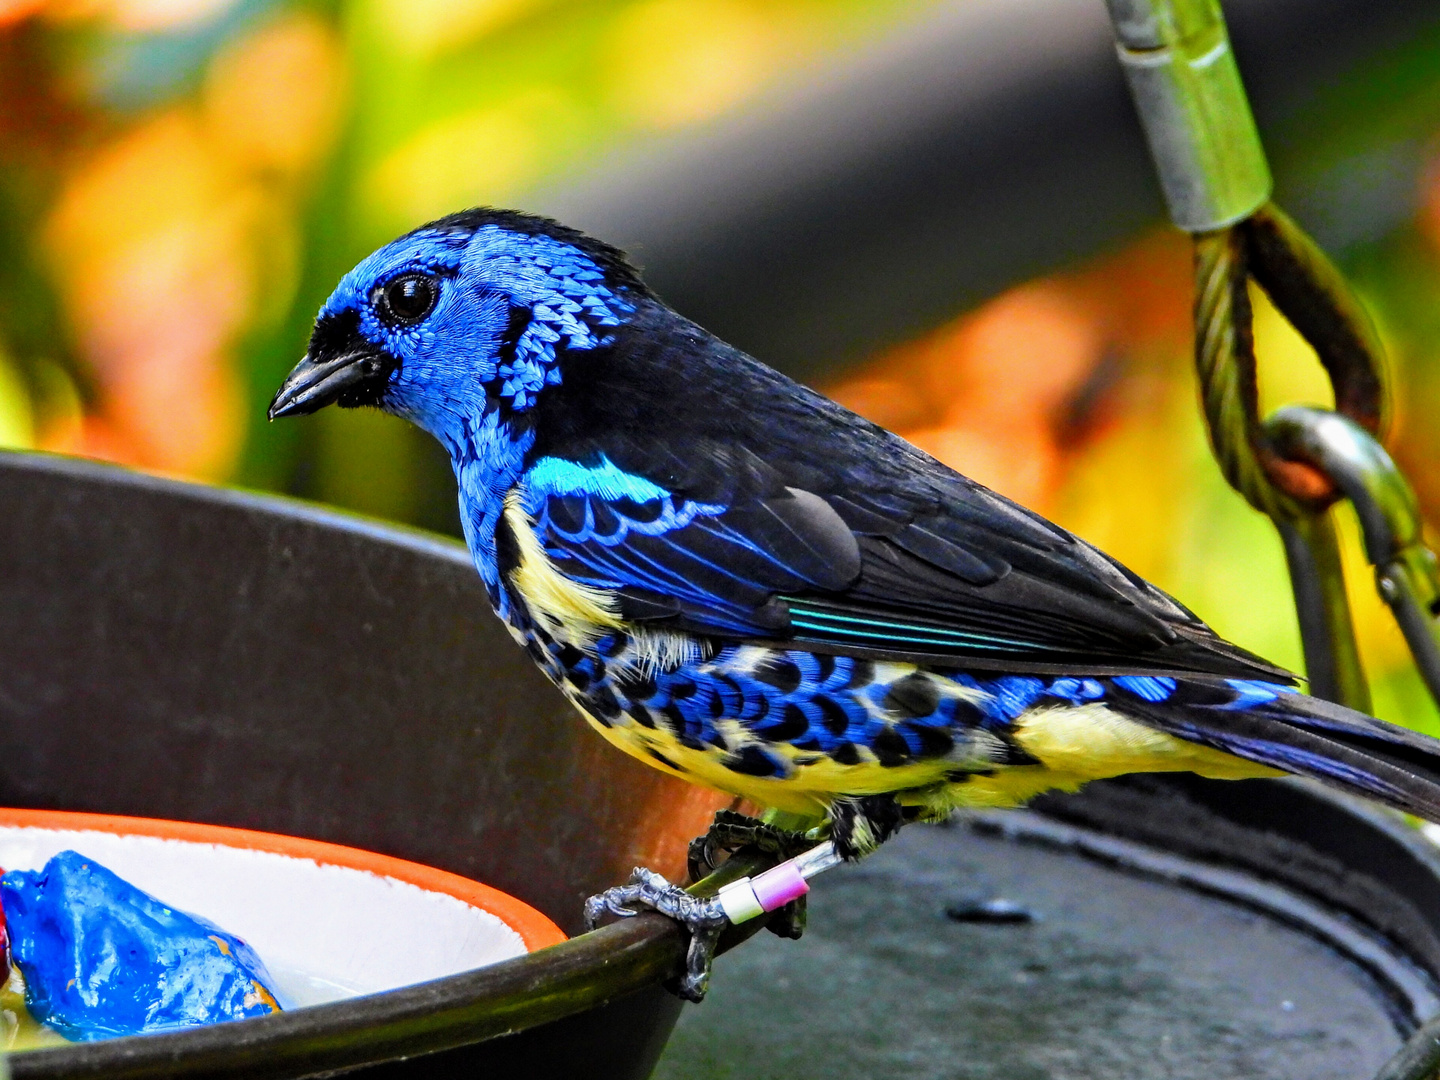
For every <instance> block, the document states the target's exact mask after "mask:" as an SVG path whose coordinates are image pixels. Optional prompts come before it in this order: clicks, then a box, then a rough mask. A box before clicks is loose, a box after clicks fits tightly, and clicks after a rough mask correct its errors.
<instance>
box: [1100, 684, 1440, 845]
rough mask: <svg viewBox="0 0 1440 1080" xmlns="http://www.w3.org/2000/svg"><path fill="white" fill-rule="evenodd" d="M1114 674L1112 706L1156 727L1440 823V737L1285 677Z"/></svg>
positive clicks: (1189, 740) (1188, 739) (1194, 741)
mask: <svg viewBox="0 0 1440 1080" xmlns="http://www.w3.org/2000/svg"><path fill="white" fill-rule="evenodd" d="M1111 681H1112V683H1113V684H1114V685H1115V687H1116V692H1115V693H1114V694H1113V696H1112V697H1111V702H1112V704H1113V706H1114V708H1115V709H1116V710H1117V711H1119V712H1122V713H1124V714H1125V715H1127V716H1130V717H1132V718H1134V719H1136V720H1138V721H1140V722H1141V723H1143V724H1145V725H1147V726H1149V727H1153V728H1156V729H1158V730H1160V731H1164V732H1166V733H1167V734H1170V735H1174V736H1176V737H1177V738H1181V739H1185V740H1186V741H1188V742H1193V743H1199V744H1201V745H1203V746H1210V747H1214V748H1215V749H1217V750H1223V751H1225V752H1226V753H1230V754H1234V755H1235V756H1236V757H1240V758H1244V759H1245V760H1247V761H1253V762H1256V763H1257V764H1260V765H1268V766H1270V767H1271V768H1275V769H1282V770H1284V771H1285V772H1289V773H1294V774H1295V775H1297V776H1309V777H1313V778H1314V779H1316V780H1320V781H1323V782H1324V783H1326V784H1329V785H1331V786H1332V787H1337V788H1340V789H1341V790H1344V791H1349V792H1351V793H1352V794H1356V795H1362V796H1364V797H1366V798H1369V799H1375V800H1378V801H1380V802H1384V803H1388V804H1389V805H1391V806H1393V807H1395V808H1396V809H1398V810H1404V811H1405V812H1406V813H1410V814H1415V815H1417V816H1418V817H1422V818H1425V819H1427V820H1429V821H1436V822H1440V740H1437V739H1434V738H1431V737H1430V736H1429V735H1421V734H1420V733H1419V732H1415V731H1409V730H1407V729H1405V728H1402V727H1396V726H1395V725H1394V724H1387V723H1385V721H1383V720H1376V719H1375V718H1374V717H1371V716H1366V715H1365V714H1364V713H1359V712H1355V711H1354V710H1353V709H1347V708H1345V707H1343V706H1341V705H1334V704H1332V703H1330V702H1328V701H1321V700H1320V699H1319V698H1313V697H1309V696H1308V695H1306V694H1301V693H1298V692H1296V691H1295V690H1293V689H1292V688H1290V687H1287V686H1281V685H1279V684H1278V683H1269V682H1256V681H1251V680H1245V679H1214V680H1210V679H1195V680H1191V679H1186V680H1184V681H1183V682H1179V683H1178V684H1177V683H1174V682H1173V681H1172V680H1169V679H1164V680H1156V679H1143V680H1141V679H1127V678H1120V679H1114V680H1111ZM1157 684H1158V685H1157ZM1172 687H1173V689H1172ZM1162 692H1164V696H1163V697H1161V696H1160V695H1161V693H1162Z"/></svg>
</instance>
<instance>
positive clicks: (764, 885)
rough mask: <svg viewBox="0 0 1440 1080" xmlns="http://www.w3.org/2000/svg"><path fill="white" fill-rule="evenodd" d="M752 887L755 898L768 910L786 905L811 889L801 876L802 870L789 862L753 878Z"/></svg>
mask: <svg viewBox="0 0 1440 1080" xmlns="http://www.w3.org/2000/svg"><path fill="white" fill-rule="evenodd" d="M750 887H751V888H752V889H754V890H755V899H757V900H759V901H760V906H761V907H762V908H763V909H764V910H766V911H774V910H775V909H776V908H779V907H784V906H785V905H786V904H788V903H789V902H790V901H791V900H796V899H798V898H800V897H802V896H804V895H805V894H806V893H808V892H809V891H810V885H809V884H808V883H807V882H806V880H805V879H804V878H803V877H801V876H800V871H799V870H797V869H795V867H794V866H793V865H791V864H790V863H788V862H786V863H781V864H780V865H779V866H777V867H775V868H774V869H773V870H766V871H765V873H763V874H761V875H760V876H759V877H756V878H752V879H751V881H750Z"/></svg>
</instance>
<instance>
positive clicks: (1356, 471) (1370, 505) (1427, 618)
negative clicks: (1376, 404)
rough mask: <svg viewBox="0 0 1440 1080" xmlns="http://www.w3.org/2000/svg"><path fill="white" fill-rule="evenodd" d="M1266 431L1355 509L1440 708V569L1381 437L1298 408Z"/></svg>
mask: <svg viewBox="0 0 1440 1080" xmlns="http://www.w3.org/2000/svg"><path fill="white" fill-rule="evenodd" d="M1265 428H1266V433H1267V434H1268V435H1269V437H1270V438H1271V440H1272V441H1273V445H1274V446H1275V448H1276V450H1278V451H1279V452H1280V453H1281V454H1283V455H1285V456H1286V457H1291V458H1296V459H1298V460H1301V461H1304V462H1306V463H1307V464H1309V465H1311V466H1313V467H1314V468H1316V469H1319V470H1320V471H1321V472H1323V473H1324V474H1325V475H1326V476H1328V477H1329V478H1330V479H1331V480H1332V481H1334V483H1335V486H1336V487H1338V488H1339V489H1340V490H1341V491H1342V492H1344V494H1345V496H1346V498H1348V499H1349V500H1350V502H1351V503H1352V504H1353V505H1354V507H1355V512H1356V514H1357V515H1358V516H1359V518H1360V529H1361V533H1362V535H1363V537H1364V542H1365V556H1366V558H1367V559H1369V560H1370V563H1371V565H1372V566H1374V567H1375V581H1376V586H1377V588H1378V589H1379V591H1380V595H1381V597H1382V598H1383V599H1384V600H1385V602H1386V603H1387V604H1389V605H1390V610H1391V611H1392V612H1393V613H1394V615H1395V621H1396V622H1397V623H1399V624H1400V631H1401V633H1403V634H1404V635H1405V641H1406V644H1408V645H1409V646H1410V652H1411V654H1412V655H1413V656H1414V658H1415V665H1416V667H1418V668H1419V670H1420V675H1421V677H1422V678H1423V679H1424V680H1425V685H1426V687H1427V688H1428V689H1429V691H1430V696H1431V697H1432V698H1433V699H1434V700H1435V701H1436V703H1437V704H1440V621H1437V616H1440V565H1437V562H1436V558H1435V553H1434V552H1433V551H1431V550H1430V549H1429V548H1428V547H1426V545H1425V541H1424V531H1423V525H1422V519H1421V517H1420V507H1419V504H1418V502H1417V501H1416V499H1415V492H1414V490H1413V489H1412V488H1411V487H1410V484H1409V483H1408V482H1407V481H1406V479H1405V477H1404V476H1403V475H1401V473H1400V470H1399V468H1397V467H1396V465H1395V462H1394V461H1393V460H1392V459H1391V457H1390V455H1389V454H1387V453H1386V452H1385V448H1384V447H1383V446H1381V445H1380V443H1379V442H1378V441H1377V440H1376V439H1375V438H1374V436H1372V435H1371V434H1370V433H1369V432H1368V431H1366V430H1365V429H1364V428H1362V427H1361V426H1360V425H1359V424H1357V423H1355V422H1354V421H1353V420H1350V419H1348V418H1347V417H1344V416H1341V415H1340V414H1339V413H1333V412H1328V411H1326V410H1324V409H1312V408H1307V407H1305V406H1300V405H1292V406H1289V407H1287V408H1284V409H1280V410H1278V411H1277V412H1276V413H1275V414H1274V415H1273V416H1271V417H1270V418H1269V419H1268V420H1267V421H1266V422H1265Z"/></svg>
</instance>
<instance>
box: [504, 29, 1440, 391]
mask: <svg viewBox="0 0 1440 1080" xmlns="http://www.w3.org/2000/svg"><path fill="white" fill-rule="evenodd" d="M1225 10H1226V14H1227V16H1228V19H1229V22H1230V27H1231V36H1232V39H1233V41H1234V46H1235V53H1236V56H1237V57H1238V60H1239V65H1240V70H1241V74H1242V75H1243V76H1244V77H1245V81H1246V84H1247V86H1248V87H1249V90H1250V96H1251V100H1252V101H1253V103H1254V106H1255V112H1256V115H1257V118H1258V120H1259V122H1260V128H1261V131H1262V134H1264V136H1265V139H1266V142H1267V144H1268V145H1269V146H1270V149H1271V151H1272V155H1273V156H1274V158H1275V167H1276V179H1277V184H1278V191H1279V195H1280V198H1281V201H1282V202H1286V203H1288V204H1293V209H1295V210H1296V211H1297V215H1298V216H1299V217H1300V219H1301V220H1302V222H1303V223H1305V224H1307V225H1310V226H1312V227H1314V228H1316V229H1317V236H1319V238H1320V239H1321V241H1322V242H1324V243H1327V244H1328V243H1333V242H1335V241H1337V240H1354V239H1355V236H1354V235H1353V234H1354V232H1355V229H1356V223H1357V222H1359V223H1361V225H1362V226H1364V227H1366V228H1371V229H1372V231H1373V229H1374V228H1385V227H1389V226H1391V225H1393V224H1395V222H1396V221H1397V220H1398V219H1399V218H1398V216H1397V214H1398V215H1403V214H1404V213H1406V212H1407V211H1406V208H1405V206H1403V205H1400V206H1394V205H1391V204H1392V203H1397V201H1398V203H1401V204H1403V203H1404V200H1405V199H1406V198H1412V199H1413V196H1411V195H1408V194H1406V193H1408V192H1409V190H1410V188H1411V187H1413V186H1414V184H1413V181H1414V179H1415V177H1416V176H1417V175H1418V171H1419V169H1420V167H1421V165H1422V163H1423V161H1424V160H1425V157H1424V154H1423V153H1422V152H1421V150H1420V149H1419V147H1418V144H1417V146H1416V147H1415V148H1413V149H1406V147H1400V149H1399V150H1398V151H1397V149H1396V148H1395V147H1394V146H1391V145H1390V144H1385V145H1384V146H1382V147H1381V148H1380V149H1381V150H1382V151H1384V154H1382V156H1383V157H1384V160H1383V161H1379V160H1377V162H1375V163H1372V165H1371V166H1369V169H1370V171H1369V172H1366V173H1365V174H1364V177H1365V178H1364V180H1363V182H1361V181H1360V180H1359V179H1358V178H1357V179H1355V180H1354V181H1353V182H1351V183H1350V184H1348V185H1346V184H1341V187H1343V188H1344V191H1343V192H1341V191H1339V190H1337V191H1335V192H1330V193H1329V194H1328V195H1327V194H1326V191H1327V190H1328V189H1326V188H1325V187H1324V185H1323V184H1321V185H1320V186H1319V187H1314V186H1309V185H1308V183H1307V181H1306V180H1305V178H1303V177H1300V176H1298V175H1297V171H1296V169H1295V168H1294V164H1295V162H1294V160H1293V158H1294V154H1293V153H1292V150H1293V147H1294V145H1295V143H1296V139H1295V135H1296V133H1295V132H1294V131H1293V130H1291V129H1290V128H1289V126H1288V125H1289V124H1290V123H1291V121H1292V120H1293V118H1294V117H1295V115H1296V114H1297V112H1299V111H1301V110H1303V109H1306V108H1312V107H1313V106H1314V103H1315V99H1316V96H1317V94H1318V93H1319V92H1320V91H1322V90H1324V89H1326V88H1329V87H1333V86H1334V85H1335V83H1336V82H1337V80H1339V79H1341V78H1342V77H1343V76H1344V75H1345V74H1346V73H1347V72H1350V71H1353V70H1354V69H1355V68H1357V66H1359V65H1361V64H1363V63H1367V62H1371V61H1373V60H1374V59H1375V58H1376V57H1379V56H1382V55H1384V54H1386V53H1387V52H1390V51H1393V50H1394V49H1396V48H1397V47H1399V46H1401V45H1402V44H1404V43H1406V42H1409V41H1413V40H1415V39H1416V38H1417V37H1418V36H1420V35H1424V34H1427V33H1432V32H1433V31H1434V29H1435V27H1436V25H1437V24H1440V7H1437V6H1436V5H1434V4H1427V3H1415V2H1411V0H1232V2H1229V3H1226V4H1225ZM1311 119H1312V122H1313V124H1314V129H1313V130H1315V131H1318V130H1323V128H1324V125H1325V122H1326V119H1325V116H1324V115H1320V114H1317V115H1313V116H1312V117H1311ZM1377 137H1380V136H1379V134H1377ZM1400 151H1403V153H1402V152H1400ZM1387 155H1388V156H1387ZM1406 155H1408V156H1406ZM1401 158H1403V159H1404V160H1403V161H1402V160H1400V159H1401ZM1412 158H1413V161H1412V160H1411V159H1412ZM1377 171H1378V172H1386V175H1384V176H1378V175H1377ZM1389 172H1393V173H1395V175H1394V176H1393V177H1392V176H1389V175H1388V173H1389ZM1329 182H1330V183H1331V185H1332V186H1334V184H1335V183H1336V182H1337V181H1336V178H1334V177H1331V178H1330V181H1329ZM1397 192H1399V193H1400V194H1398V195H1397ZM530 201H531V203H532V207H531V208H532V209H536V210H539V211H541V212H544V213H549V214H553V215H555V216H557V217H559V218H560V219H561V220H564V221H566V222H568V223H569V224H572V225H575V226H578V227H580V228H584V229H586V230H588V231H591V232H593V233H595V234H596V235H597V236H600V237H603V238H605V239H607V240H610V241H612V242H614V243H617V244H619V245H621V246H622V247H626V248H628V249H629V250H631V251H632V252H633V254H634V255H635V256H636V258H637V259H638V260H639V262H640V263H641V264H642V265H643V266H644V267H645V270H646V276H647V279H648V280H649V282H650V283H651V285H653V286H654V287H655V288H656V290H657V291H658V292H659V293H660V294H661V295H662V296H664V297H665V298H666V299H667V300H669V301H670V302H671V303H673V304H674V305H675V306H676V307H677V308H678V309H679V310H680V311H682V312H684V313H685V314H686V315H688V316H690V317H691V318H693V319H695V320H696V321H697V322H699V323H700V324H701V325H703V326H706V327H707V328H709V329H710V330H712V331H714V332H715V333H717V334H719V335H720V336H721V337H723V338H725V339H726V340H728V341H731V342H733V343H734V344H735V345H738V346H740V347H742V348H745V349H747V350H749V351H751V352H753V353H754V354H755V355H756V356H758V357H760V358H761V359H762V360H764V361H765V362H767V363H769V364H773V365H775V366H777V367H780V368H782V369H783V370H785V371H786V372H788V373H790V374H792V375H797V376H800V377H807V376H814V375H817V374H819V373H821V372H824V371H826V370H830V369H833V368H834V366H835V365H837V364H840V363H844V362H847V361H850V360H853V359H856V358H858V357H861V356H864V355H865V354H867V353H868V352H870V351H872V350H874V349H875V348H877V347H879V346H882V345H885V344H889V343H892V342H895V341H898V340H903V339H905V338H908V337H910V336H912V335H914V334H916V333H918V332H921V331H923V330H926V329H928V328H930V327H933V326H935V325H937V324H938V323H940V322H942V321H944V320H945V319H948V318H950V317H952V316H953V315H955V314H956V313H958V312H959V311H961V310H963V309H964V308H966V307H968V306H970V305H972V304H974V303H976V302H978V301H980V300H981V299H984V298H985V297H987V296H990V295H993V294H994V293H995V292H997V291H999V290H1000V289H1002V288H1004V287H1006V286H1007V285H1010V284H1012V283H1014V282H1016V281H1018V280H1022V279H1024V278H1026V277H1029V276H1032V275H1034V274H1037V273H1041V272H1045V271H1047V270H1050V269H1053V268H1054V267H1055V266H1057V265H1062V264H1065V263H1067V262H1071V261H1074V260H1077V259H1080V258H1083V257H1086V256H1089V255H1091V254H1093V253H1095V252H1096V251H1098V250H1101V249H1103V248H1104V247H1105V246H1107V245H1110V244H1114V243H1117V242H1119V241H1121V240H1123V239H1124V238H1126V237H1128V236H1130V235H1133V234H1134V233H1135V232H1136V231H1137V230H1138V229H1141V228H1143V227H1145V226H1148V225H1151V224H1156V223H1158V222H1160V221H1161V220H1162V218H1163V213H1162V208H1161V201H1160V195H1159V190H1158V187H1157V185H1156V181H1155V179H1154V176H1153V169H1152V167H1151V165H1150V162H1149V160H1148V158H1147V154H1146V151H1145V145H1144V141H1143V139H1142V137H1141V134H1140V129H1139V126H1138V123H1137V121H1136V118H1135V114H1134V110H1133V107H1132V106H1131V104H1130V102H1129V100H1127V95H1126V92H1125V87H1124V82H1123V80H1122V77H1121V72H1120V65H1119V64H1118V62H1117V61H1116V57H1115V50H1114V42H1113V38H1112V34H1111V31H1110V27H1109V23H1108V20H1107V18H1106V12H1105V6H1104V4H1103V3H1101V0H946V2H943V3H937V4H935V5H934V6H933V7H929V8H926V9H924V10H923V11H921V12H920V13H917V16H916V18H915V19H914V21H913V22H912V23H910V24H909V25H908V26H906V27H903V28H901V29H899V30H898V31H896V32H893V33H891V34H889V35H886V36H884V37H882V38H880V39H877V40H876V41H874V42H871V43H870V44H869V45H868V46H867V47H866V48H865V49H862V50H857V52H856V53H855V54H854V55H852V56H847V57H845V58H843V59H842V60H841V61H839V62H837V63H836V64H835V65H834V67H833V68H832V69H830V70H827V71H826V72H825V73H824V74H823V75H819V76H815V77H813V78H811V79H810V80H809V81H808V82H806V83H805V85H804V86H802V87H801V88H800V89H799V90H798V91H795V90H793V89H787V90H786V91H784V92H780V91H777V92H776V93H775V94H774V95H772V96H771V97H769V98H767V99H766V100H764V101H762V102H761V103H759V104H757V105H756V106H755V107H753V108H751V109H749V110H746V111H745V112H744V113H743V114H742V115H738V116H736V117H734V118H732V119H728V120H725V121H722V122H720V123H717V124H716V125H714V126H712V127H709V128H707V129H705V130H703V131H700V132H696V133H691V134H686V135H684V136H681V137H679V138H676V139H672V140H667V141H662V142H657V143H654V144H651V145H649V146H643V147H637V148H634V149H631V150H629V151H619V152H617V153H616V154H615V155H614V156H613V157H612V158H611V159H610V160H607V161H605V162H602V163H600V164H599V165H597V167H596V168H595V170H594V171H593V172H592V173H591V174H590V175H588V176H586V177H584V178H582V179H580V180H577V181H574V182H572V184H571V185H570V186H569V187H567V188H565V189H563V190H556V191H553V192H550V193H548V194H541V195H540V196H538V197H536V198H535V199H533V200H530ZM1336 222H1339V223H1340V225H1339V226H1337V225H1336ZM1341 231H1346V235H1343V236H1342V235H1340V233H1341ZM1362 231H1363V230H1362Z"/></svg>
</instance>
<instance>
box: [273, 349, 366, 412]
mask: <svg viewBox="0 0 1440 1080" xmlns="http://www.w3.org/2000/svg"><path fill="white" fill-rule="evenodd" d="M386 367H387V365H386V363H385V360H384V358H383V357H381V356H379V355H377V354H376V353H375V352H374V351H373V350H365V351H362V352H353V353H346V354H345V355H344V356H336V357H333V358H331V359H328V360H313V359H311V357H310V354H309V353H306V354H305V356H304V358H303V359H301V361H300V363H298V364H296V365H295V367H294V368H292V369H291V371H290V374H289V375H286V376H285V381H284V382H283V383H281V384H280V389H279V390H278V391H277V392H276V394H275V399H274V400H273V401H271V402H270V413H269V415H270V419H271V420H277V419H279V418H280V417H282V416H304V415H305V414H306V413H313V412H315V411H316V410H317V409H323V408H324V407H325V406H326V405H329V404H331V403H333V402H336V401H340V402H341V404H342V405H343V404H349V401H348V400H347V401H341V398H342V397H344V398H347V399H351V398H353V399H354V400H355V403H356V404H361V403H362V402H361V400H360V399H361V398H362V397H364V396H365V395H364V394H362V393H358V392H357V391H362V390H363V389H364V388H365V387H366V385H367V384H370V383H372V382H373V381H374V380H375V379H377V378H380V377H382V376H383V375H384V374H385V369H386Z"/></svg>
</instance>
